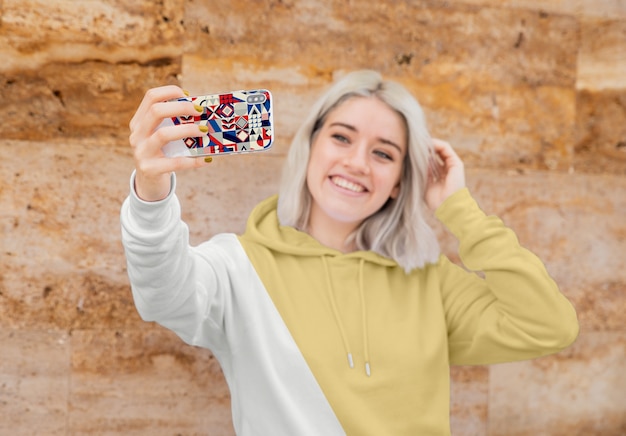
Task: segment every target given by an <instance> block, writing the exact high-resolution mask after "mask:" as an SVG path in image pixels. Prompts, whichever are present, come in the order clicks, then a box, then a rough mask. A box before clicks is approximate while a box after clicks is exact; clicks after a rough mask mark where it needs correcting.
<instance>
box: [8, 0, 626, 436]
mask: <svg viewBox="0 0 626 436" xmlns="http://www.w3.org/2000/svg"><path fill="white" fill-rule="evenodd" d="M0 60H1V62H0V103H1V104H0V120H1V122H0V153H1V156H2V159H0V175H1V179H0V180H1V182H0V226H1V228H2V233H1V236H0V241H1V251H0V256H1V258H0V259H1V261H0V356H1V357H0V434H2V435H5V434H6V435H33V434H41V435H66V434H67V435H82V434H108V435H117V434H119V435H148V434H149V435H172V434H181V435H201V434H202V435H230V434H233V431H232V425H231V423H230V411H229V397H228V390H227V387H226V385H225V383H224V381H223V378H222V375H221V372H220V369H219V365H218V364H217V362H216V361H215V359H214V358H213V357H212V355H211V353H210V352H208V351H206V350H198V349H194V348H191V347H188V346H185V345H184V344H182V343H181V341H180V340H178V339H177V338H176V337H174V335H172V334H171V333H169V332H167V331H165V330H164V329H162V328H160V327H157V326H155V325H152V324H148V323H144V322H142V321H141V320H140V319H139V317H138V316H137V314H136V312H135V309H134V306H133V303H132V300H131V296H130V292H129V286H128V281H127V277H126V271H125V260H124V257H123V252H122V248H121V245H120V238H119V221H118V211H119V207H120V204H121V202H122V201H123V199H124V197H125V196H126V194H127V192H128V176H129V174H130V171H131V170H132V159H131V156H130V153H129V150H128V146H127V135H128V131H127V124H128V121H129V119H130V117H131V115H132V113H133V111H134V108H135V107H136V106H137V104H138V103H139V100H140V99H141V96H142V95H143V92H144V91H145V90H146V89H147V88H149V87H152V86H156V85H161V84H168V83H177V84H180V85H182V86H183V87H184V88H186V89H188V90H189V91H191V92H192V93H201V92H214V91H216V92H217V91H226V90H230V89H234V88H247V87H257V86H267V87H269V88H270V89H271V90H272V91H273V93H274V96H275V101H276V114H275V115H276V122H277V128H276V134H277V142H276V145H275V147H274V149H273V150H272V151H270V152H268V153H267V154H263V155H262V156H253V157H250V156H244V157H232V158H223V159H218V160H217V161H216V162H214V164H212V165H211V166H210V167H208V168H205V169H203V170H202V171H199V172H196V173H193V174H181V175H180V184H179V186H180V188H179V195H180V197H181V200H182V202H183V207H184V217H185V219H186V220H187V221H188V223H189V224H190V227H191V232H192V240H193V241H194V242H199V241H201V240H203V239H206V238H207V237H209V236H211V235H213V234H215V233H216V232H221V231H241V230H242V228H243V224H244V220H245V217H246V215H247V213H248V212H249V210H250V209H251V208H252V206H253V205H254V204H255V203H256V202H257V201H259V200H260V199H262V198H264V197H265V196H267V195H269V194H271V193H273V192H275V191H276V189H277V184H278V174H279V168H280V166H281V164H282V161H283V159H284V156H285V152H286V150H287V148H288V146H289V141H290V138H291V136H292V135H293V133H294V131H295V129H296V127H297V125H298V121H299V120H300V119H301V117H302V116H303V115H304V114H305V113H306V111H307V107H308V106H309V104H310V103H311V102H312V101H313V100H314V99H315V97H316V96H317V95H318V94H319V92H320V91H321V90H322V89H323V88H324V87H325V86H326V85H327V84H328V83H329V82H330V81H331V80H332V79H333V78H335V77H337V76H340V75H341V74H343V73H345V72H346V71H349V70H352V69H356V68H372V69H377V70H380V71H381V72H382V73H383V74H385V75H386V76H387V77H389V78H393V79H396V80H398V81H400V82H402V83H404V84H405V85H406V86H407V87H408V88H409V89H411V90H412V91H413V92H414V93H415V95H416V96H417V97H418V99H419V100H420V102H421V103H422V104H423V106H424V109H425V111H426V113H427V117H428V120H429V123H430V126H431V130H432V132H433V134H434V135H435V136H437V137H441V138H445V139H448V140H449V141H451V142H452V143H453V145H454V146H455V147H456V148H457V149H458V151H459V153H460V154H461V155H462V157H463V158H464V160H465V161H466V164H467V167H468V171H467V172H468V183H469V185H470V188H471V189H472V191H473V192H474V194H475V196H476V197H477V198H478V200H479V202H480V204H481V205H482V206H483V208H484V209H486V210H487V211H488V212H490V213H495V214H497V215H499V216H501V217H502V218H503V219H504V220H505V221H506V222H507V223H508V224H509V225H510V226H512V227H513V228H514V229H515V230H516V231H517V233H518V235H519V238H520V240H521V241H522V242H523V244H525V245H526V246H528V247H529V248H531V249H532V250H534V251H535V252H536V253H538V254H539V255H540V256H541V257H542V259H543V260H544V261H545V262H546V265H547V267H548V269H549V271H550V272H551V273H552V274H553V276H554V277H555V278H556V279H557V281H558V282H559V283H560V285H561V287H562V290H563V292H564V293H565V294H566V295H567V296H568V297H569V298H570V299H571V301H572V302H573V303H574V304H575V306H576V308H577V310H578V313H579V318H580V322H581V333H580V337H579V339H578V341H577V342H576V343H575V344H574V345H573V346H572V347H571V348H569V349H568V350H567V351H565V352H563V353H560V354H558V355H556V356H551V357H546V358H541V359H537V360H534V361H529V362H521V363H514V364H504V365H496V366H491V367H464V368H454V369H453V371H452V377H453V388H452V416H451V420H452V428H453V434H454V435H490V436H495V435H520V436H521V435H528V436H530V435H533V436H534V435H564V436H565V435H567V436H570V435H605V436H606V435H616V436H617V435H624V434H626V322H625V321H626V318H625V315H624V314H625V313H626V268H625V267H626V263H625V260H624V258H625V255H626V219H625V218H626V3H625V2H624V1H622V0H600V1H598V0H571V1H568V0H566V1H562V0H450V1H438V0H413V1H409V0H407V1H387V2H374V1H366V0H350V1H345V0H343V1H339V0H301V1H295V0H274V1H253V0H246V1H243V0H235V1H223V2H218V1H208V0H204V1H202V0H162V1H158V2H156V1H154V2H149V1H147V0H137V1H133V2H128V1H121V0H103V1H94V0H89V1H87V0H85V1H74V0H46V1H44V0H0ZM440 234H441V237H442V240H443V243H444V246H445V247H446V250H448V251H450V252H452V251H451V250H453V249H454V242H453V241H451V240H450V239H449V237H448V236H447V235H446V234H445V233H444V232H443V231H441V230H440Z"/></svg>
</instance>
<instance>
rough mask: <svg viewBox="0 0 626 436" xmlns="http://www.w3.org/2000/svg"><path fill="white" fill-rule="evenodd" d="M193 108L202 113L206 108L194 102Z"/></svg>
mask: <svg viewBox="0 0 626 436" xmlns="http://www.w3.org/2000/svg"><path fill="white" fill-rule="evenodd" d="M193 108H194V109H195V110H196V112H200V113H202V112H204V108H203V107H202V106H200V105H197V104H194V105H193Z"/></svg>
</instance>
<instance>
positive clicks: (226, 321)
mask: <svg viewBox="0 0 626 436" xmlns="http://www.w3.org/2000/svg"><path fill="white" fill-rule="evenodd" d="M132 183H133V182H132V181H131V187H132ZM173 185H174V186H175V178H174V177H173ZM174 190H175V189H174V188H173V189H172V193H171V194H170V196H169V197H168V198H167V199H165V200H163V201H162V202H157V203H145V202H142V201H141V200H140V199H139V198H138V197H137V196H136V195H135V194H134V191H132V188H131V195H130V196H129V198H128V199H127V200H126V201H125V203H124V205H123V207H122V214H121V222H122V236H123V239H122V240H123V243H124V247H125V250H126V256H127V262H128V272H129V277H130V281H131V285H132V290H133V296H134V299H135V304H136V306H137V309H138V311H139V313H140V314H141V316H142V317H143V318H144V319H146V320H153V321H157V322H159V323H160V324H162V325H164V326H166V327H168V328H170V329H172V330H173V331H175V332H176V333H177V334H178V335H179V336H180V337H181V338H182V339H183V340H185V341H186V342H188V343H190V344H193V345H197V346H202V347H207V348H210V349H211V350H212V351H213V353H214V355H215V356H216V358H217V359H218V360H219V361H220V363H221V366H222V370H223V372H224V375H225V378H226V380H227V382H228V384H229V387H230V391H231V404H232V408H233V424H234V427H235V430H236V432H237V434H238V435H272V436H277V435H285V436H293V435H298V436H303V435H312V436H313V435H324V436H328V435H341V434H348V435H358V436H362V435H376V436H380V435H448V434H450V426H449V402H450V399H449V365H450V364H461V365H466V364H489V363H496V362H505V361H513V360H520V359H529V358H533V357H538V356H542V355H546V354H550V353H554V352H557V351H559V350H561V349H563V348H564V347H566V346H568V345H569V344H571V343H572V342H573V341H574V339H575V338H576V336H577V334H578V322H577V319H576V314H575V312H574V310H573V308H572V306H571V304H570V303H569V302H568V301H567V299H566V298H565V297H564V296H563V295H562V294H561V293H560V292H559V290H558V288H557V286H556V284H555V283H554V281H553V280H552V279H551V278H550V277H549V276H548V274H547V272H546V270H545V268H544V266H543V264H542V263H541V261H540V260H539V259H538V258H537V257H536V256H535V255H533V254H532V253H530V252H529V251H527V250H525V249H524V248H522V247H521V246H520V245H519V243H518V241H517V238H516V237H515V235H514V233H513V232H512V231H511V230H510V229H508V228H507V227H505V226H504V225H503V223H502V221H501V220H499V219H498V218H496V217H488V216H486V215H485V214H484V213H483V212H482V211H481V210H480V209H479V207H478V206H477V204H476V202H475V201H474V200H473V199H472V197H471V196H470V194H469V191H468V190H467V189H464V190H462V191H459V192H457V193H456V194H454V195H453V196H451V197H450V198H448V199H447V200H446V202H445V203H444V204H443V205H442V206H441V207H440V208H439V210H438V211H437V217H438V218H439V219H440V220H441V221H442V222H443V223H444V224H445V225H446V226H447V227H448V228H449V229H450V231H451V232H452V233H453V234H454V235H455V236H456V237H457V238H458V239H459V242H460V246H459V251H460V253H459V254H460V256H461V259H462V261H463V263H464V265H465V267H466V268H468V269H469V270H472V271H480V272H481V276H482V277H484V278H482V277H481V276H479V275H477V274H475V273H472V272H468V271H466V270H465V269H463V268H461V267H459V266H457V265H455V264H453V263H452V262H450V261H449V260H448V259H447V258H446V257H445V256H441V257H440V259H439V261H438V263H437V264H433V265H428V266H426V267H425V268H422V269H415V270H413V271H412V272H411V273H409V274H407V273H406V272H405V271H404V270H403V268H401V267H400V266H399V265H398V264H397V263H396V262H394V261H393V260H391V259H387V258H384V257H382V256H379V255H377V254H374V253H372V252H364V251H357V252H354V253H349V254H342V253H340V252H338V251H335V250H332V249H329V248H327V247H325V246H322V245H320V244H319V243H318V242H317V241H316V240H315V239H313V238H312V237H310V236H309V235H308V234H306V233H303V232H299V231H297V230H295V229H293V228H290V227H283V226H280V225H279V224H278V220H277V215H276V201H277V198H276V197H272V198H269V199H268V200H266V201H264V202H262V203H261V204H259V205H258V206H257V207H256V208H255V210H254V211H253V213H252V214H251V216H250V218H249V221H248V225H247V228H246V231H245V233H244V234H243V235H241V236H235V235H231V234H221V235H217V236H216V237H214V238H212V239H211V240H210V241H208V242H205V243H204V244H201V245H200V246H198V247H190V246H189V243H188V229H187V227H186V225H185V224H184V223H183V222H182V221H181V220H180V205H179V203H178V200H177V198H176V196H175V194H174Z"/></svg>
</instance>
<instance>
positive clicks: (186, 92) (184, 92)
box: [183, 89, 191, 97]
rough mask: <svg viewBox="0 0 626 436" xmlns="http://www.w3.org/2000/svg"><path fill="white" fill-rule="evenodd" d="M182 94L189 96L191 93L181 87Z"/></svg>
mask: <svg viewBox="0 0 626 436" xmlns="http://www.w3.org/2000/svg"><path fill="white" fill-rule="evenodd" d="M183 94H185V95H186V96H187V97H189V96H190V95H191V94H189V91H187V90H186V89H183Z"/></svg>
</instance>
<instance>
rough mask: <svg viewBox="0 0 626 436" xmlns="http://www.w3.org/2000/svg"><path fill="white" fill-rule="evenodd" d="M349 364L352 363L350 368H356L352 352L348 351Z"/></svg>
mask: <svg viewBox="0 0 626 436" xmlns="http://www.w3.org/2000/svg"><path fill="white" fill-rule="evenodd" d="M348 365H350V368H354V361H353V360H352V353H348Z"/></svg>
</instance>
